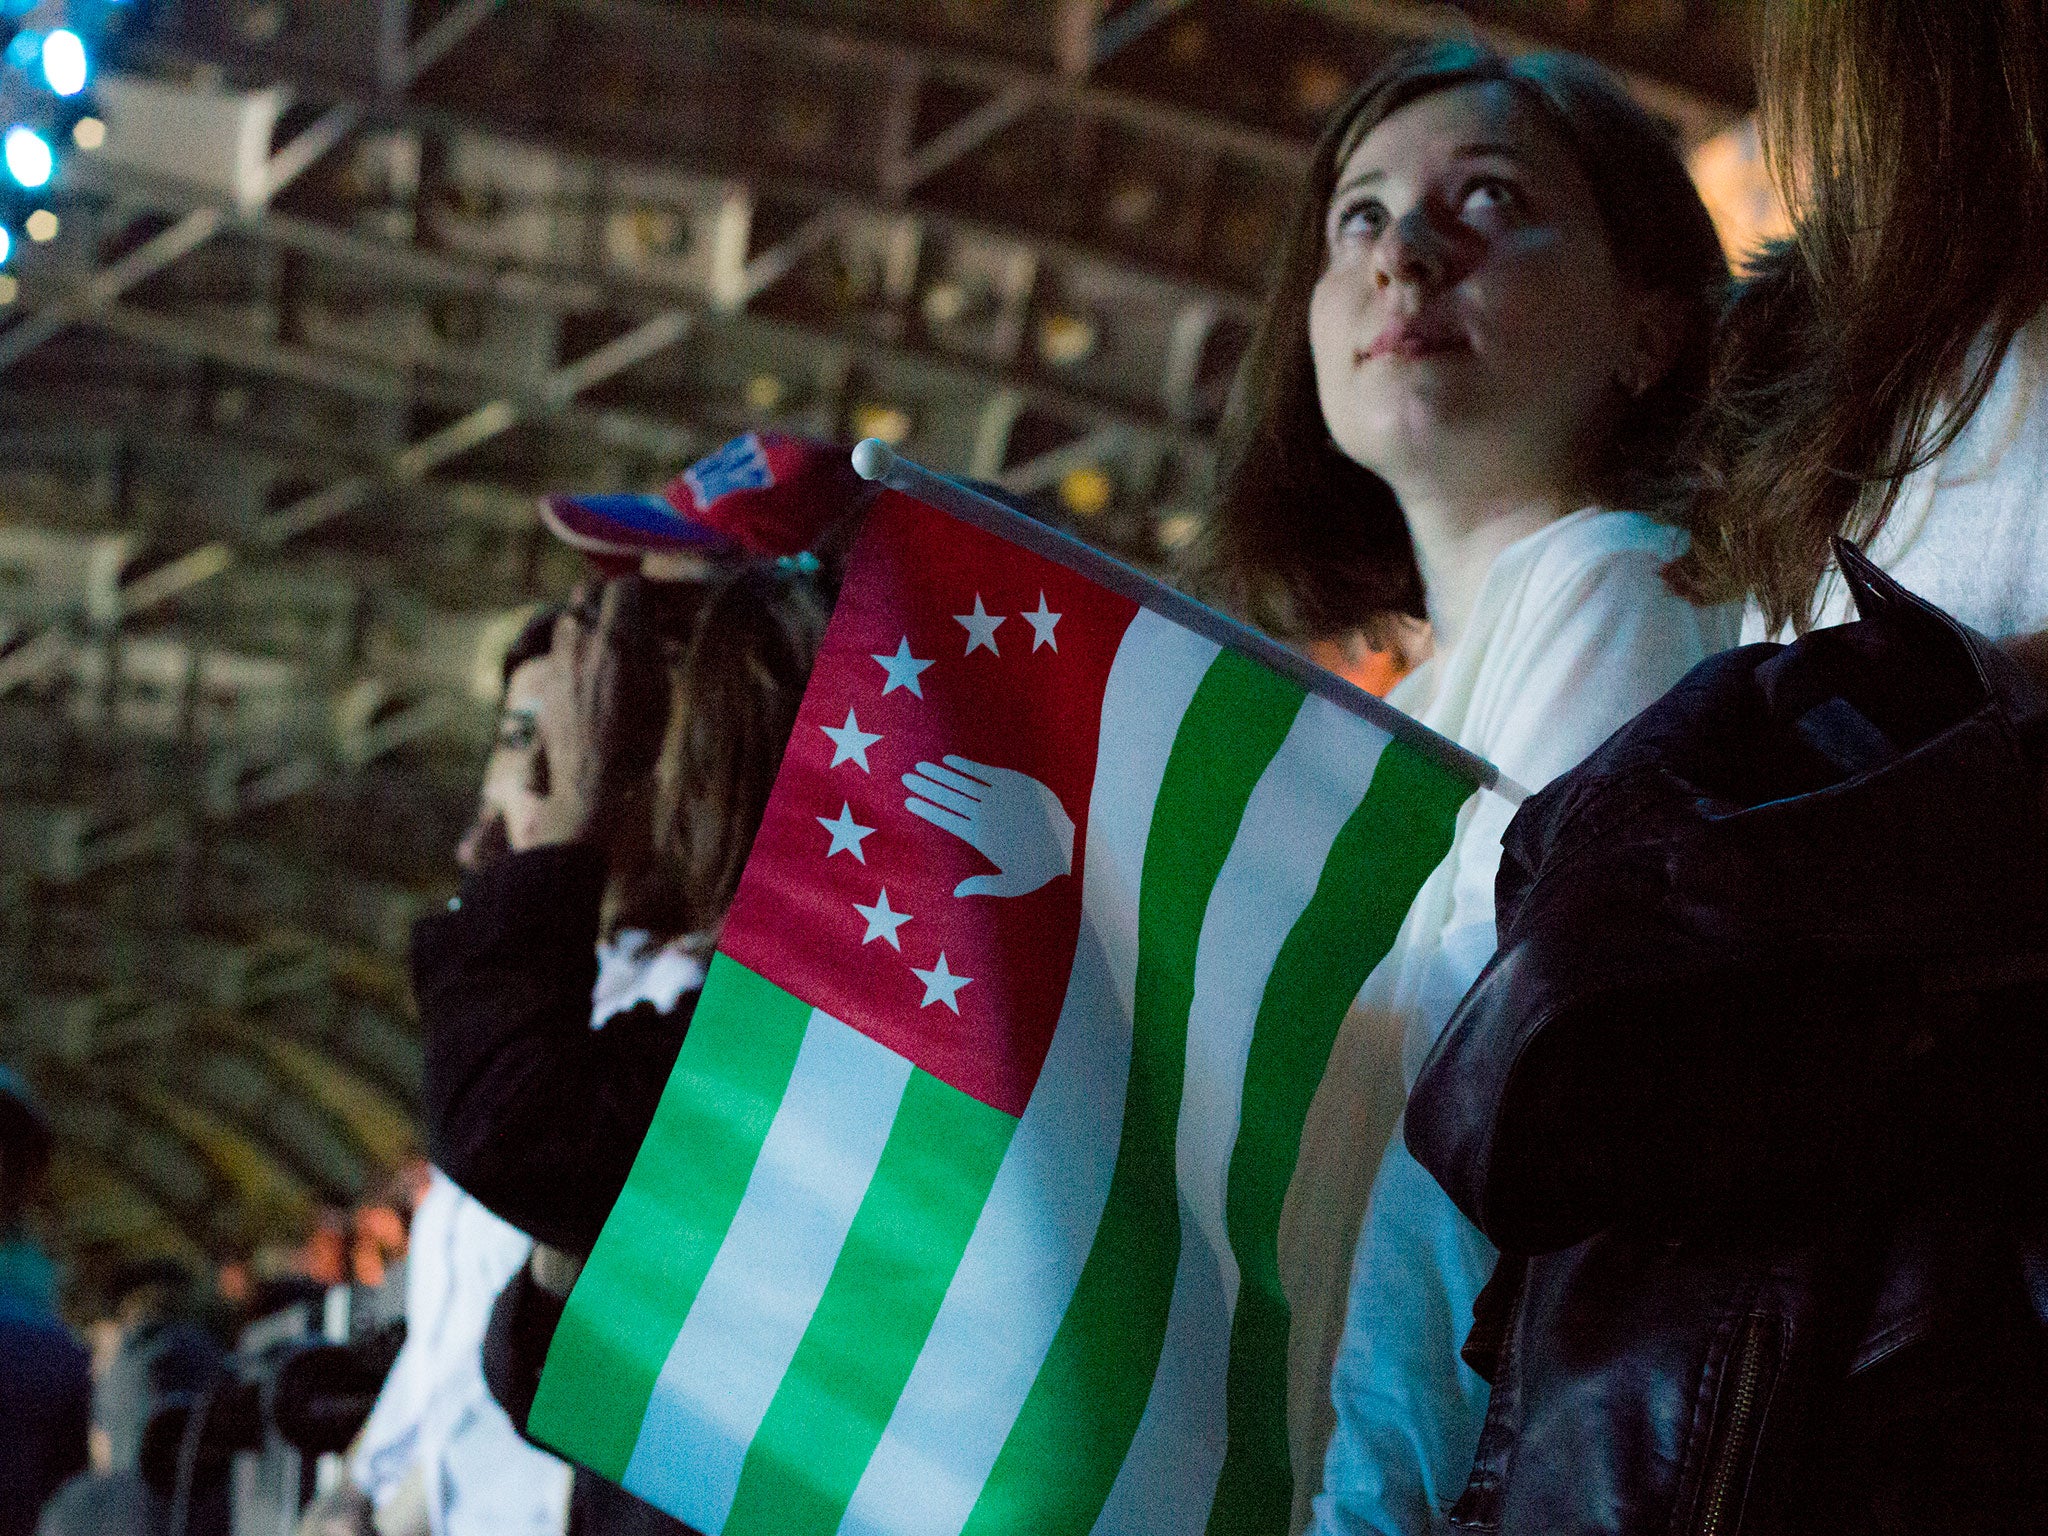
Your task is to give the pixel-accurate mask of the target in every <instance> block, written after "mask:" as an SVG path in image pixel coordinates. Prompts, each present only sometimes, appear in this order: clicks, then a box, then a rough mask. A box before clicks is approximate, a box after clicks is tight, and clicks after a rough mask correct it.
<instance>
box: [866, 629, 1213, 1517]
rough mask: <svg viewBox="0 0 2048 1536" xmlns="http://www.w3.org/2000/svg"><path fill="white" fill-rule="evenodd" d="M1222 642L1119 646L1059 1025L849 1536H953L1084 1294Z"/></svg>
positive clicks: (1162, 637) (1191, 638)
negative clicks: (1200, 716)
mask: <svg viewBox="0 0 2048 1536" xmlns="http://www.w3.org/2000/svg"><path fill="white" fill-rule="evenodd" d="M1218 650H1219V647H1217V646H1216V645H1215V644H1213V643H1212V642H1210V641H1207V640H1204V639H1202V638H1201V637H1200V636H1198V635H1195V634H1192V633H1190V632H1189V631H1187V630H1184V629H1182V628H1180V626H1178V625H1177V624H1174V623H1172V622H1170V621H1169V620H1166V619H1162V618H1160V617H1159V616H1158V615H1156V614H1154V613H1152V612H1150V611H1149V610H1140V612H1139V614H1138V616H1137V618H1135V619H1134V620H1132V621H1131V627H1130V628H1129V629H1128V630H1127V631H1126V632H1125V634H1124V639H1123V643H1122V644H1121V645H1120V646H1119V647H1118V648H1117V653H1116V660H1115V661H1114V662H1113V663H1112V664H1111V666H1110V671H1109V682H1108V686H1107V688H1106V689H1105V691H1104V694H1103V700H1102V735H1101V740H1100V744H1099V746H1098V748H1097V752H1096V759H1095V787H1094V790H1093V792H1092V793H1091V795H1090V798H1089V803H1088V823H1087V832H1086V836H1087V850H1086V853H1085V856H1084V858H1083V863H1082V875H1081V936H1080V942H1079V944H1078V945H1077V946H1076V947H1075V951H1074V969H1073V974H1072V977H1071V979H1070V980H1069V981H1068V983H1067V996H1066V1000H1065V1002H1064V1003H1063V1004H1062V1006H1061V1009H1060V1017H1059V1024H1058V1027H1057V1028H1056V1029H1055V1030H1054V1033H1053V1038H1052V1046H1051V1049H1050V1050H1049V1051H1048V1052H1047V1053H1046V1058H1045V1067H1044V1069H1043V1070H1042V1071H1041V1072H1040V1074H1039V1078H1038V1084H1037V1086H1036V1087H1035V1088H1034V1089H1033V1090H1032V1094H1031V1100H1030V1102H1029V1103H1028V1104H1026V1105H1025V1107H1024V1114H1023V1118H1022V1119H1020V1120H1019V1121H1018V1123H1017V1129H1016V1132H1015V1134H1014V1135H1013V1136H1012V1137H1011V1140H1010V1148H1009V1151H1008V1152H1007V1153H1006V1154H1005V1155H1004V1157H1003V1163H1002V1167H1001V1168H1000V1169H998V1170H997V1173H996V1179H995V1185H994V1187H993V1188H992V1189H991V1190H990V1192H989V1197H988V1202H987V1204H986V1205H984V1206H983V1207H982V1212H981V1216H980V1219H979V1220H978V1221H976V1223H975V1227H974V1235H973V1236H972V1237H971V1238H969V1239H968V1243H967V1248H966V1251H965V1253H964V1254H963V1255H962V1257H961V1260H960V1267H959V1269H958V1270H957V1271H956V1272H955V1274H954V1276H953V1281H952V1284H951V1285H950V1286H949V1287H948V1288H947V1291H946V1299H945V1301H944V1302H943V1303H942V1304H941V1305H940V1307H939V1313H938V1316H937V1318H936V1319H935V1320H934V1322H933V1324H932V1330H931V1333H930V1335H929V1336H928V1337H927V1338H926V1340H925V1344H924V1349H923V1351H922V1352H921V1353H920V1354H919V1355H918V1359H917V1364H916V1365H915V1366H914V1367H912V1369H911V1373H910V1377H909V1380H908V1381H907V1382H906V1383H905V1384H904V1389H903V1394H902V1396H901V1397H900V1398H898V1399H897V1402H896V1407H895V1411H894V1412H893V1413H892V1414H891V1415H890V1418H889V1424H888V1427H887V1428H886V1429H885V1430H884V1431H883V1434H882V1439H881V1442H880V1444H879V1445H877V1446H876V1448H875V1454H874V1456H873V1457H872V1458H871V1459H870V1460H869V1462H868V1465H867V1470H866V1471H865V1472H864V1473H863V1474H862V1475H861V1480H860V1483H859V1486H858V1487H856V1488H855V1489H854V1493H853V1499H852V1501H851V1502H850V1503H849V1504H848V1505H847V1510H846V1517H845V1519H844V1520H842V1521H841V1522H840V1526H839V1531H840V1536H957V1533H958V1532H959V1531H960V1529H961V1527H962V1526H964V1525H965V1524H966V1523H967V1517H968V1516H969V1515H970V1514H971V1513H973V1510H974V1504H975V1501H976V1500H977V1499H978V1498H980V1496H981V1490H982V1485H983V1484H984V1483H986V1482H987V1481H988V1474H989V1469H990V1468H991V1467H992V1466H994V1465H995V1460H996V1456H997V1453H999V1452H1000V1451H1001V1450H1002V1448H1003V1442H1004V1441H1005V1440H1007V1439H1008V1438H1009V1435H1010V1428H1011V1426H1012V1425H1013V1424H1014V1423H1015V1422H1016V1419H1017V1414H1018V1412H1019V1410H1021V1409H1022V1408H1023V1406H1024V1399H1025V1398H1026V1397H1027V1396H1028V1395H1029V1393H1030V1391H1031V1386H1032V1383H1033V1382H1034V1381H1036V1380H1037V1379H1038V1372H1039V1368H1040V1367H1041V1366H1042V1365H1044V1363H1045V1356H1046V1351H1047V1350H1048V1349H1050V1348H1051V1347H1052V1340H1053V1335H1054V1334H1055V1333H1056V1332H1057V1331H1058V1330H1059V1325H1060V1319H1061V1318H1063V1317H1064V1316H1065V1315H1066V1311H1067V1303H1068V1302H1069V1301H1071V1300H1072V1299H1073V1295H1074V1286H1075V1284H1076V1283H1077V1282H1078V1281H1079V1279H1080V1277H1081V1266H1082V1264H1083V1263H1084V1262H1086V1260H1087V1258H1088V1250H1089V1248H1090V1247H1091V1246H1092V1245H1093V1243H1094V1241H1095V1228H1096V1224H1097V1223H1098V1222H1100V1221H1101V1219H1102V1207H1103V1204H1104V1202H1105V1201H1106V1200H1107V1199H1108V1198H1109V1176H1110V1174H1111V1172H1112V1171H1113V1170H1114V1169H1115V1167H1116V1153H1117V1143H1118V1139H1119V1135H1120V1132H1121V1129H1122V1124H1123V1091H1124V1080H1125V1078H1126V1076H1127V1075H1128V1073H1129V1071H1130V1060H1131V1010H1132V1006H1133V1003H1132V999H1133V995H1134V993H1135V991H1136V987H1137V971H1138V886H1139V880H1140V877H1141V876H1142V874H1143V873H1144V867H1145V840H1146V837H1147V835H1148V834H1149V833H1150V831H1151V827H1152V810H1153V806H1154V804H1155V803H1156V802H1157V800H1158V798H1159V785H1160V781H1161V779H1162V778H1163V777H1164V776H1165V773H1166V759H1167V756H1168V754H1169V753H1171V751H1172V750H1173V739H1174V735H1175V733H1176V732H1177V731H1178V730H1179V728H1180V722H1181V717H1182V716H1183V715H1184V714H1186V712H1187V707H1188V704H1189V703H1190V702H1191V701H1192V700H1193V698H1194V696H1195V689H1196V688H1197V687H1199V686H1200V685H1201V681H1202V678H1203V676H1204V675H1205V674H1206V673H1207V672H1208V670H1209V665H1210V663H1211V662H1213V661H1214V660H1215V659H1216V655H1217V652H1218Z"/></svg>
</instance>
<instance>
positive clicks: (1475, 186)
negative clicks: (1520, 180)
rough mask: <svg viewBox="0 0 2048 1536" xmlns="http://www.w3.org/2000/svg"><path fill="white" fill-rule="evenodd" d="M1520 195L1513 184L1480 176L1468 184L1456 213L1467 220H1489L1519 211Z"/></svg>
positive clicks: (1497, 178) (1520, 205)
mask: <svg viewBox="0 0 2048 1536" xmlns="http://www.w3.org/2000/svg"><path fill="white" fill-rule="evenodd" d="M1521 208H1522V193H1521V190H1520V189H1519V188H1518V187H1516V186H1515V184H1514V183H1513V182H1510V181H1504V180H1502V179H1501V178H1500V177H1498V176H1482V177H1480V178H1478V179H1477V180H1476V181H1473V182H1470V183H1468V184H1467V186H1466V188H1465V195H1464V198H1463V200H1462V201H1461V202H1460V204H1459V207H1458V211H1459V212H1460V213H1461V214H1463V215H1464V216H1465V217H1467V218H1472V217H1480V218H1490V217H1498V216H1500V215H1503V214H1506V215H1513V214H1517V213H1519V212H1520V211H1521Z"/></svg>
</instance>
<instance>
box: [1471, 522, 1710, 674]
mask: <svg viewBox="0 0 2048 1536" xmlns="http://www.w3.org/2000/svg"><path fill="white" fill-rule="evenodd" d="M1685 541H1686V534H1685V532H1684V530H1682V529H1679V528H1674V527H1672V526H1670V525H1669V524H1667V523H1660V522H1658V521H1656V520H1655V519H1654V518H1650V517H1646V516H1644V515H1643V514H1642V513H1640V512H1630V511H1623V510H1616V509H1611V508H1606V507H1589V508H1587V509H1585V510H1584V511H1581V512H1575V513H1573V514H1572V515H1571V516H1569V517H1565V518H1560V519H1559V520H1558V521H1557V522H1555V523H1553V524H1551V525H1550V526H1549V527H1548V528H1545V529H1544V530H1543V531H1542V532H1540V533H1538V534H1536V535H1534V536H1533V537H1531V538H1529V539H1525V540H1524V541H1523V542H1522V545H1521V546H1520V547H1519V549H1518V551H1517V552H1518V553H1520V554H1521V556H1522V558H1523V566H1522V570H1521V572H1520V580H1519V582H1518V583H1517V586H1518V592H1517V601H1516V602H1515V603H1514V604H1513V607H1512V610H1511V614H1510V615H1509V616H1508V618H1507V628H1508V630H1509V631H1510V632H1511V634H1510V635H1509V636H1508V637H1505V638H1508V640H1509V648H1510V649H1513V650H1516V651H1517V652H1519V651H1521V650H1522V649H1524V648H1526V647H1528V646H1535V647H1537V648H1538V649H1543V648H1546V647H1548V646H1550V645H1552V644H1554V643H1556V642H1558V641H1560V640H1562V639H1565V638H1566V637H1567V636H1568V635H1575V636H1579V637H1580V638H1581V640H1582V641H1584V642H1585V643H1597V644H1599V645H1600V646H1601V648H1602V649H1603V650H1607V649H1611V648H1612V647H1611V646H1610V644H1609V641H1610V640H1611V641H1613V642H1615V643H1617V644H1622V645H1624V646H1625V645H1626V644H1629V643H1635V642H1641V641H1651V642H1652V643H1654V644H1656V645H1658V646H1665V645H1667V644H1671V643H1678V644H1679V645H1681V647H1682V648H1683V649H1686V650H1688V651H1698V652H1699V653H1700V654H1701V655H1705V654H1708V653H1711V652H1713V651H1717V650H1722V649H1725V648H1726V647H1728V646H1730V645H1734V644H1736V643H1737V641H1738V639H1739V637H1740V633H1741V621H1742V612H1741V608H1740V606H1739V605H1736V604H1723V605H1720V606H1717V607H1711V608H1699V607H1695V606H1694V605H1693V604H1691V603H1689V602H1687V601H1686V600H1685V599H1684V598H1682V597H1680V596H1679V595H1678V594H1677V593H1676V592H1674V591H1673V590H1672V589H1671V586H1670V584H1669V583H1668V582H1667V581H1666V580H1665V579H1664V571H1665V568H1666V567H1667V566H1668V565H1670V563H1671V562H1672V561H1673V560H1674V559H1676V558H1677V557H1678V556H1679V555H1680V554H1682V553H1683V552H1684V550H1685ZM1624 637H1633V641H1630V640H1627V639H1625V638H1624Z"/></svg>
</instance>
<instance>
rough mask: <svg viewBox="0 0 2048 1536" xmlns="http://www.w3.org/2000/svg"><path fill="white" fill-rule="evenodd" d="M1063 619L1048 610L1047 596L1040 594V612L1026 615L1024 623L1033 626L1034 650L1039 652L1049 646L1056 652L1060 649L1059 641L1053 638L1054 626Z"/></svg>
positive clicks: (1032, 644) (1032, 647) (1032, 639)
mask: <svg viewBox="0 0 2048 1536" xmlns="http://www.w3.org/2000/svg"><path fill="white" fill-rule="evenodd" d="M1061 618H1062V615H1060V614H1057V613H1053V612H1051V611H1049V610H1048V609H1047V608H1046V606H1045V594H1044V593H1043V592H1041V593H1039V594H1038V612H1036V613H1027V614H1025V615H1024V622H1025V623H1026V624H1029V625H1030V626H1031V649H1032V650H1034V651H1035V650H1037V649H1038V648H1039V647H1040V646H1041V645H1049V646H1051V647H1052V648H1053V649H1054V650H1058V649H1059V648H1060V643H1059V641H1057V640H1056V639H1054V638H1053V633H1052V630H1053V626H1054V625H1055V624H1057V623H1059V621H1060V619H1061Z"/></svg>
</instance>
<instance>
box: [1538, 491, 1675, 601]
mask: <svg viewBox="0 0 2048 1536" xmlns="http://www.w3.org/2000/svg"><path fill="white" fill-rule="evenodd" d="M1525 543H1526V544H1527V545H1528V554H1529V569H1528V579H1529V581H1530V583H1531V584H1532V585H1533V586H1536V587H1538V588H1550V589H1555V590H1567V589H1570V588H1574V587H1579V588H1583V587H1584V586H1586V585H1587V584H1589V583H1593V584H1601V583H1605V582H1610V581H1612V582H1618V583H1622V584H1624V585H1627V584H1635V583H1644V582H1654V583H1655V584H1656V585H1657V587H1658V588H1659V589H1660V590H1663V589H1664V567H1665V566H1667V565H1669V564H1670V563H1671V562H1672V561H1673V560H1675V559H1677V558H1678V556H1679V555H1681V554H1682V553H1684V551H1685V533H1684V531H1683V530H1681V529H1678V528H1673V527H1672V526H1670V525H1669V524H1668V523H1660V522H1658V521H1656V520H1655V519H1654V518H1650V517H1645V516H1644V515H1643V514H1642V513H1640V512H1628V511H1620V510H1616V509H1613V508H1609V507H1587V508H1585V509H1584V510H1583V511H1579V512H1574V513H1573V514H1572V515H1571V516H1569V517H1564V518H1559V519H1558V520H1557V521H1556V522H1555V523H1552V524H1551V525H1550V526H1549V527H1548V528H1546V529H1544V530H1543V531H1542V532H1541V533H1539V534H1536V535H1534V536H1533V537H1532V538H1530V539H1528V540H1526V541H1525Z"/></svg>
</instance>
